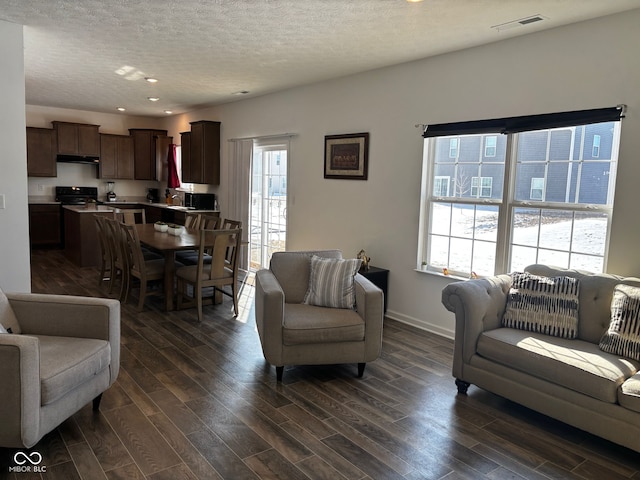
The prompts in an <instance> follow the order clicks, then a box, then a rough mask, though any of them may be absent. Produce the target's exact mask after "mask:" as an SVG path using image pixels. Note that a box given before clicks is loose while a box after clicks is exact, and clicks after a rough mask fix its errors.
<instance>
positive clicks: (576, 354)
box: [477, 328, 640, 403]
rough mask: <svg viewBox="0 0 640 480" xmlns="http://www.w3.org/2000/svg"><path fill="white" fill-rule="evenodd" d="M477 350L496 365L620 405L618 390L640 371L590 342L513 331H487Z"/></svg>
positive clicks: (632, 361)
mask: <svg viewBox="0 0 640 480" xmlns="http://www.w3.org/2000/svg"><path fill="white" fill-rule="evenodd" d="M477 351H478V354H480V355H481V356H483V357H485V358H488V359H490V360H492V361H494V362H497V363H500V364H503V365H506V366H509V367H511V368H514V369H516V370H520V371H522V372H525V373H527V374H529V375H533V376H536V377H538V378H541V379H544V380H547V381H550V382H553V383H556V384H558V385H562V386H565V387H567V388H570V389H571V390H575V391H576V392H580V393H583V394H585V395H588V396H590V397H593V398H596V399H598V400H602V401H605V402H609V403H616V402H617V399H618V391H617V390H618V387H619V386H620V385H622V384H623V383H624V382H625V380H626V379H627V378H629V377H631V376H633V375H635V374H636V373H637V372H638V370H639V369H640V363H638V362H636V361H634V360H630V359H625V358H621V357H620V356H618V355H612V354H609V353H605V352H603V351H601V350H600V349H599V348H598V345H595V344H593V343H590V342H585V341H583V340H569V339H565V338H559V337H552V336H549V335H544V334H542V333H533V332H526V331H523V330H517V329H513V328H497V329H495V330H489V331H486V332H484V333H483V334H482V335H480V338H479V339H478V348H477Z"/></svg>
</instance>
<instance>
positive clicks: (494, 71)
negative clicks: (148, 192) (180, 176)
mask: <svg viewBox="0 0 640 480" xmlns="http://www.w3.org/2000/svg"><path fill="white" fill-rule="evenodd" d="M639 24H640V10H635V11H631V12H625V13H624V14H620V15H615V16H610V17H605V18H601V19H597V20H593V21H588V22H584V23H580V24H575V25H570V26H566V27H561V28H557V29H554V30H548V31H545V32H540V33H536V34H531V35H528V36H523V37H519V38H515V39H509V40H504V41H499V42H496V43H493V44H490V45H486V46H482V47H478V48H473V49H468V50H465V51H461V52H456V53H451V54H446V55H442V56H438V57H434V58H430V59H425V60H421V61H417V62H412V63H408V64H404V65H399V66H395V67H391V68H385V69H380V70H376V71H373V72H369V73H365V74H361V75H355V76H350V77H346V78H342V79H338V80H334V81H328V82H323V83H319V84H316V85H311V86H307V87H302V88H296V89H291V90H288V91H285V92H281V93H277V94H273V95H268V96H264V97H260V98H255V99H246V100H243V101H240V102H235V103H230V104H226V105H222V106H219V107H215V108H209V109H204V110H200V111H197V112H191V113H190V114H186V115H182V116H179V117H174V118H171V119H165V122H166V127H167V128H168V129H169V133H170V134H173V135H174V137H175V136H176V134H177V133H178V132H180V131H184V130H188V122H189V121H194V120H218V121H221V122H222V137H223V139H229V138H235V137H249V136H259V135H270V134H279V133H289V132H291V133H296V134H297V136H296V137H294V138H293V140H292V151H291V156H290V177H289V196H290V205H289V208H288V215H289V217H288V220H289V235H288V240H287V241H288V248H289V249H307V248H325V247H326V248H340V249H342V250H343V252H344V253H345V255H349V256H354V255H355V254H356V253H357V252H358V251H359V250H360V249H361V248H364V249H365V250H366V251H367V253H368V254H369V255H370V256H371V257H372V263H373V264H374V265H376V266H380V267H385V268H388V269H389V270H390V271H391V273H390V278H389V283H390V284H389V312H388V314H389V316H391V317H394V318H397V319H400V320H403V321H406V322H409V323H413V324H415V325H418V326H421V327H423V328H427V329H430V330H432V331H435V332H437V333H441V334H444V335H449V336H452V335H453V317H452V315H451V314H449V313H448V312H446V311H445V309H444V308H443V307H442V305H441V303H440V295H441V290H442V288H443V287H444V286H445V285H446V284H447V282H449V281H451V279H448V278H444V277H440V276H433V275H429V274H424V273H418V272H415V271H414V268H415V266H416V249H417V237H418V220H419V201H420V179H421V163H422V138H421V136H420V130H419V129H416V128H415V127H414V125H415V124H417V123H426V124H428V123H442V122H449V121H462V120H475V119H484V118H496V117H506V116H516V115H527V114H537V113H548V112H557V111H569V110H580V109H588V108H597V107H609V106H614V105H617V104H619V103H626V104H627V105H628V106H629V109H628V113H627V118H626V119H625V120H624V122H623V125H622V144H621V148H620V166H619V168H618V181H617V192H616V200H615V213H614V218H613V226H612V236H611V247H610V254H609V271H611V272H615V273H619V274H625V275H638V276H640V255H639V254H638V253H637V249H636V247H637V245H640V228H639V227H638V221H637V216H636V210H637V206H636V205H637V194H636V192H637V189H638V181H637V179H638V178H640V161H638V159H637V152H639V151H640V135H638V132H640V113H639V112H640V101H639V97H640V96H639V95H638V88H639V86H640V62H638V56H637V51H636V50H637V46H638V45H640V29H638V28H637V25H639ZM356 132H370V135H371V138H370V140H371V142H370V151H369V161H370V163H369V180H368V181H353V180H352V181H349V180H325V179H324V178H323V151H324V136H325V135H330V134H339V133H356ZM228 152H229V148H228V144H227V142H226V141H223V145H222V157H223V165H222V178H223V179H225V178H227V175H228V164H227V162H228V161H229V159H228ZM229 188H232V186H230V185H228V183H227V184H223V185H221V186H220V188H219V189H218V190H219V192H218V193H219V196H220V201H221V207H222V210H223V214H224V209H225V203H226V198H227V196H228V189H229Z"/></svg>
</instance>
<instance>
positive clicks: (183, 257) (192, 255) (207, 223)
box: [176, 212, 222, 265]
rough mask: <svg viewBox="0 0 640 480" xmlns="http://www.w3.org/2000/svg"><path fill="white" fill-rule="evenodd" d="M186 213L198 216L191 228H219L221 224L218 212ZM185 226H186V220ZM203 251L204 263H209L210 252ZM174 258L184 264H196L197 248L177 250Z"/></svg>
mask: <svg viewBox="0 0 640 480" xmlns="http://www.w3.org/2000/svg"><path fill="white" fill-rule="evenodd" d="M187 215H197V216H198V220H197V224H195V225H196V226H194V227H191V228H197V229H204V230H215V229H216V228H220V225H221V224H222V219H221V218H220V213H219V212H211V213H191V214H187ZM187 219H188V217H187ZM185 226H187V225H186V222H185ZM205 253H206V255H205V256H204V263H211V252H209V251H208V250H207V251H206V252H205ZM176 259H177V260H178V261H180V262H182V263H183V264H185V265H197V264H198V250H181V251H179V252H176Z"/></svg>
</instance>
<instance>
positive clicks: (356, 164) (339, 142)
mask: <svg viewBox="0 0 640 480" xmlns="http://www.w3.org/2000/svg"><path fill="white" fill-rule="evenodd" d="M368 161H369V134H368V133H350V134H347V135H327V136H325V137H324V178H344V179H351V180H366V179H367V167H368Z"/></svg>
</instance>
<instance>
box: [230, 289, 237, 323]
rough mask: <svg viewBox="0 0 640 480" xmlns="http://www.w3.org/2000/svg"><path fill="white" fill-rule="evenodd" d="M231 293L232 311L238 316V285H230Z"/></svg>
mask: <svg viewBox="0 0 640 480" xmlns="http://www.w3.org/2000/svg"><path fill="white" fill-rule="evenodd" d="M231 295H233V313H235V316H236V317H237V316H238V285H236V284H235V283H234V284H233V285H232V286H231Z"/></svg>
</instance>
